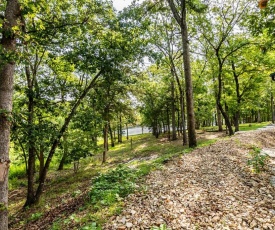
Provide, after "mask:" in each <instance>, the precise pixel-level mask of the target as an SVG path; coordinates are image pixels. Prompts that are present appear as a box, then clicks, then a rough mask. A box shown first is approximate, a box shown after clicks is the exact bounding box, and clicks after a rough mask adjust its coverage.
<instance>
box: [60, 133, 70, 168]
mask: <svg viewBox="0 0 275 230" xmlns="http://www.w3.org/2000/svg"><path fill="white" fill-rule="evenodd" d="M63 149H64V152H63V156H62V158H61V161H60V162H59V166H58V169H57V170H59V171H61V170H63V168H64V164H65V162H66V159H67V156H68V154H69V152H68V142H67V135H66V134H64V135H63Z"/></svg>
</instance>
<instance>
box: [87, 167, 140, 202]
mask: <svg viewBox="0 0 275 230" xmlns="http://www.w3.org/2000/svg"><path fill="white" fill-rule="evenodd" d="M136 179H137V176H136V174H135V171H133V170H131V169H129V168H127V167H124V166H121V165H120V166H119V167H117V168H116V169H115V170H112V171H109V172H108V173H106V174H101V175H99V176H98V177H96V178H95V179H94V180H93V181H92V187H91V189H90V192H89V197H90V201H91V203H92V204H96V206H101V205H106V206H109V205H111V204H113V203H115V202H116V201H119V200H121V198H124V197H126V196H127V195H128V194H130V193H132V192H134V190H135V188H136V184H135V181H136Z"/></svg>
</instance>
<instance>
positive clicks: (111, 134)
mask: <svg viewBox="0 0 275 230" xmlns="http://www.w3.org/2000/svg"><path fill="white" fill-rule="evenodd" d="M109 133H110V138H111V146H112V147H115V140H114V136H113V131H112V128H111V123H110V122H109Z"/></svg>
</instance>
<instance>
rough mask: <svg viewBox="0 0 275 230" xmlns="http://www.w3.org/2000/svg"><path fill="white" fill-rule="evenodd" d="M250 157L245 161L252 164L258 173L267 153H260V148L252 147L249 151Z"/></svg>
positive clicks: (266, 158) (261, 168)
mask: <svg viewBox="0 0 275 230" xmlns="http://www.w3.org/2000/svg"><path fill="white" fill-rule="evenodd" d="M249 154H250V155H251V159H249V160H248V161H247V164H248V165H250V166H252V168H253V170H254V171H255V172H256V173H260V172H261V171H262V170H263V169H264V166H265V164H266V162H267V160H268V155H267V154H263V153H261V149H259V148H256V147H254V148H253V150H252V151H250V153H249Z"/></svg>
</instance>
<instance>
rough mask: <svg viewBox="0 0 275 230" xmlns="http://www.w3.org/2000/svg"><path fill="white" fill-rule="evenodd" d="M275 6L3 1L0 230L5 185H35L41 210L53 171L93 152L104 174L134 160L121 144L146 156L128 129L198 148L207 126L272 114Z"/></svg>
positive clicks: (30, 205) (240, 1)
mask: <svg viewBox="0 0 275 230" xmlns="http://www.w3.org/2000/svg"><path fill="white" fill-rule="evenodd" d="M274 10H275V3H274V1H264V0H261V1H259V2H258V1H256V0H255V1H248V0H225V1H221V0H218V1H212V0H208V1H203V0H193V1H191V0H180V1H175V0H167V1H161V0H144V1H142V2H139V1H133V2H132V4H131V5H129V6H128V7H126V8H124V10H122V11H119V12H118V11H117V10H116V9H114V7H113V4H112V1H109V0H87V1H84V0H75V1H73V2H72V1H70V0H63V1H58V0H48V1H47V2H46V1H44V0H41V1H31V0H7V1H5V2H3V3H2V2H1V3H0V41H1V42H0V44H1V45H0V229H1V230H6V229H8V222H9V221H8V210H11V208H9V205H8V190H11V191H13V190H24V191H26V192H24V195H25V201H24V204H21V208H23V210H28V209H34V208H35V207H36V206H39V205H40V204H41V199H43V198H42V197H43V193H44V192H45V190H47V189H46V188H45V186H46V185H47V184H48V183H49V181H50V180H51V178H49V171H50V172H52V171H54V170H58V173H59V175H67V174H66V173H67V171H66V169H68V167H71V163H73V167H74V172H73V173H74V174H73V175H77V173H78V171H79V167H80V166H79V164H80V162H82V163H83V161H86V160H87V162H88V161H89V160H91V161H92V159H95V158H96V159H100V160H99V161H100V164H101V163H102V165H101V166H100V167H101V169H100V167H99V169H98V173H102V172H104V170H105V169H104V167H106V165H108V164H111V163H114V164H119V163H122V164H123V162H124V160H126V159H127V158H125V159H124V160H123V156H121V158H119V160H117V162H112V160H111V159H113V158H110V159H109V155H108V153H109V151H110V150H112V151H113V152H112V154H115V151H116V150H117V151H123V148H124V147H125V146H124V147H123V145H124V144H125V143H123V142H126V143H129V142H131V148H130V149H128V151H129V152H131V153H133V152H135V154H136V153H139V149H135V148H137V145H136V147H135V144H137V142H138V143H139V141H141V140H143V138H141V137H136V136H134V137H132V138H131V137H129V136H128V129H129V127H134V126H137V125H138V126H142V127H148V128H150V129H151V131H152V134H153V136H154V137H155V138H158V140H156V141H159V140H162V138H164V139H165V140H167V141H168V142H169V143H170V142H171V143H172V142H173V141H174V142H175V143H176V142H177V141H178V140H180V143H181V144H180V146H179V145H177V147H176V150H177V151H184V150H185V149H190V151H191V149H192V148H196V147H197V146H198V145H199V144H200V143H199V142H198V140H199V138H198V135H199V134H201V133H204V132H209V131H211V132H212V131H215V132H220V133H221V134H222V136H223V134H224V133H226V135H229V136H232V135H234V133H236V132H238V131H240V130H242V129H241V127H247V126H248V127H250V126H251V127H252V126H254V125H252V124H253V123H259V124H260V123H261V122H271V123H274V119H275V113H274V112H275V111H274V87H275V86H273V84H274V83H275V82H273V81H274V75H275V74H274V72H275V71H274V69H273V66H274V61H275V56H274V54H275V51H274V36H275V34H274V31H275V30H274V29H275V24H274V14H273V12H274ZM264 124H267V123H264ZM126 133H127V134H126ZM146 137H147V136H146ZM135 141H137V142H135ZM146 141H147V139H145V142H144V143H143V144H144V145H145V146H146V145H147V144H148V143H146ZM150 141H151V139H150ZM177 143H178V142H177ZM152 145H153V144H152ZM166 147H167V146H166ZM166 147H165V148H166ZM138 148H140V147H138ZM155 148H157V147H156V146H155ZM167 148H169V146H168V147H167ZM119 149H120V150H119ZM150 151H151V150H150ZM152 151H153V150H152ZM158 151H161V150H158ZM171 151H173V150H171ZM121 153H122V152H121ZM169 153H171V152H169ZM174 153H176V152H174ZM123 154H126V153H124V152H123ZM150 154H151V153H150ZM112 156H113V155H112ZM142 157H144V156H143V155H141V156H139V155H135V156H134V158H142ZM129 158H131V157H129ZM161 159H162V160H164V159H163V158H161ZM164 161H165V160H164ZM87 162H86V163H87ZM87 164H88V163H87ZM9 167H10V172H9ZM103 169H104V170H103ZM101 170H102V171H101ZM123 170H124V169H123ZM123 170H122V171H123ZM126 171H127V170H126ZM63 172H64V173H63ZM119 173H120V171H119ZM119 173H118V174H119ZM123 173H125V174H127V173H128V171H127V172H124V171H123ZM123 173H122V174H123ZM148 173H149V172H148ZM122 174H121V175H120V176H122ZM95 175H96V173H95V172H94V173H93V174H91V175H87V177H89V178H90V179H92V178H93V177H94V176H95ZM142 175H143V174H142ZM139 176H140V175H139ZM130 177H131V175H130ZM8 178H9V179H10V180H9V179H8ZM21 179H22V181H21ZM16 180H18V181H20V183H21V184H20V183H19V182H16ZM8 187H9V189H8ZM129 190H131V191H132V190H134V189H132V188H131V189H130V188H129ZM91 194H93V193H92V192H91ZM86 195H87V194H86ZM124 195H126V193H125V194H124ZM87 196H88V195H87ZM90 196H91V197H90V199H91V200H94V199H96V197H97V195H96V194H94V197H93V198H92V195H90ZM118 196H120V195H118ZM121 196H122V195H121ZM118 201H119V199H118ZM94 202H96V201H94ZM42 203H43V202H42ZM15 219H16V218H15ZM13 222H14V220H13ZM87 229H93V228H92V227H90V228H87ZM94 229H97V228H96V227H95V228H94Z"/></svg>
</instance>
